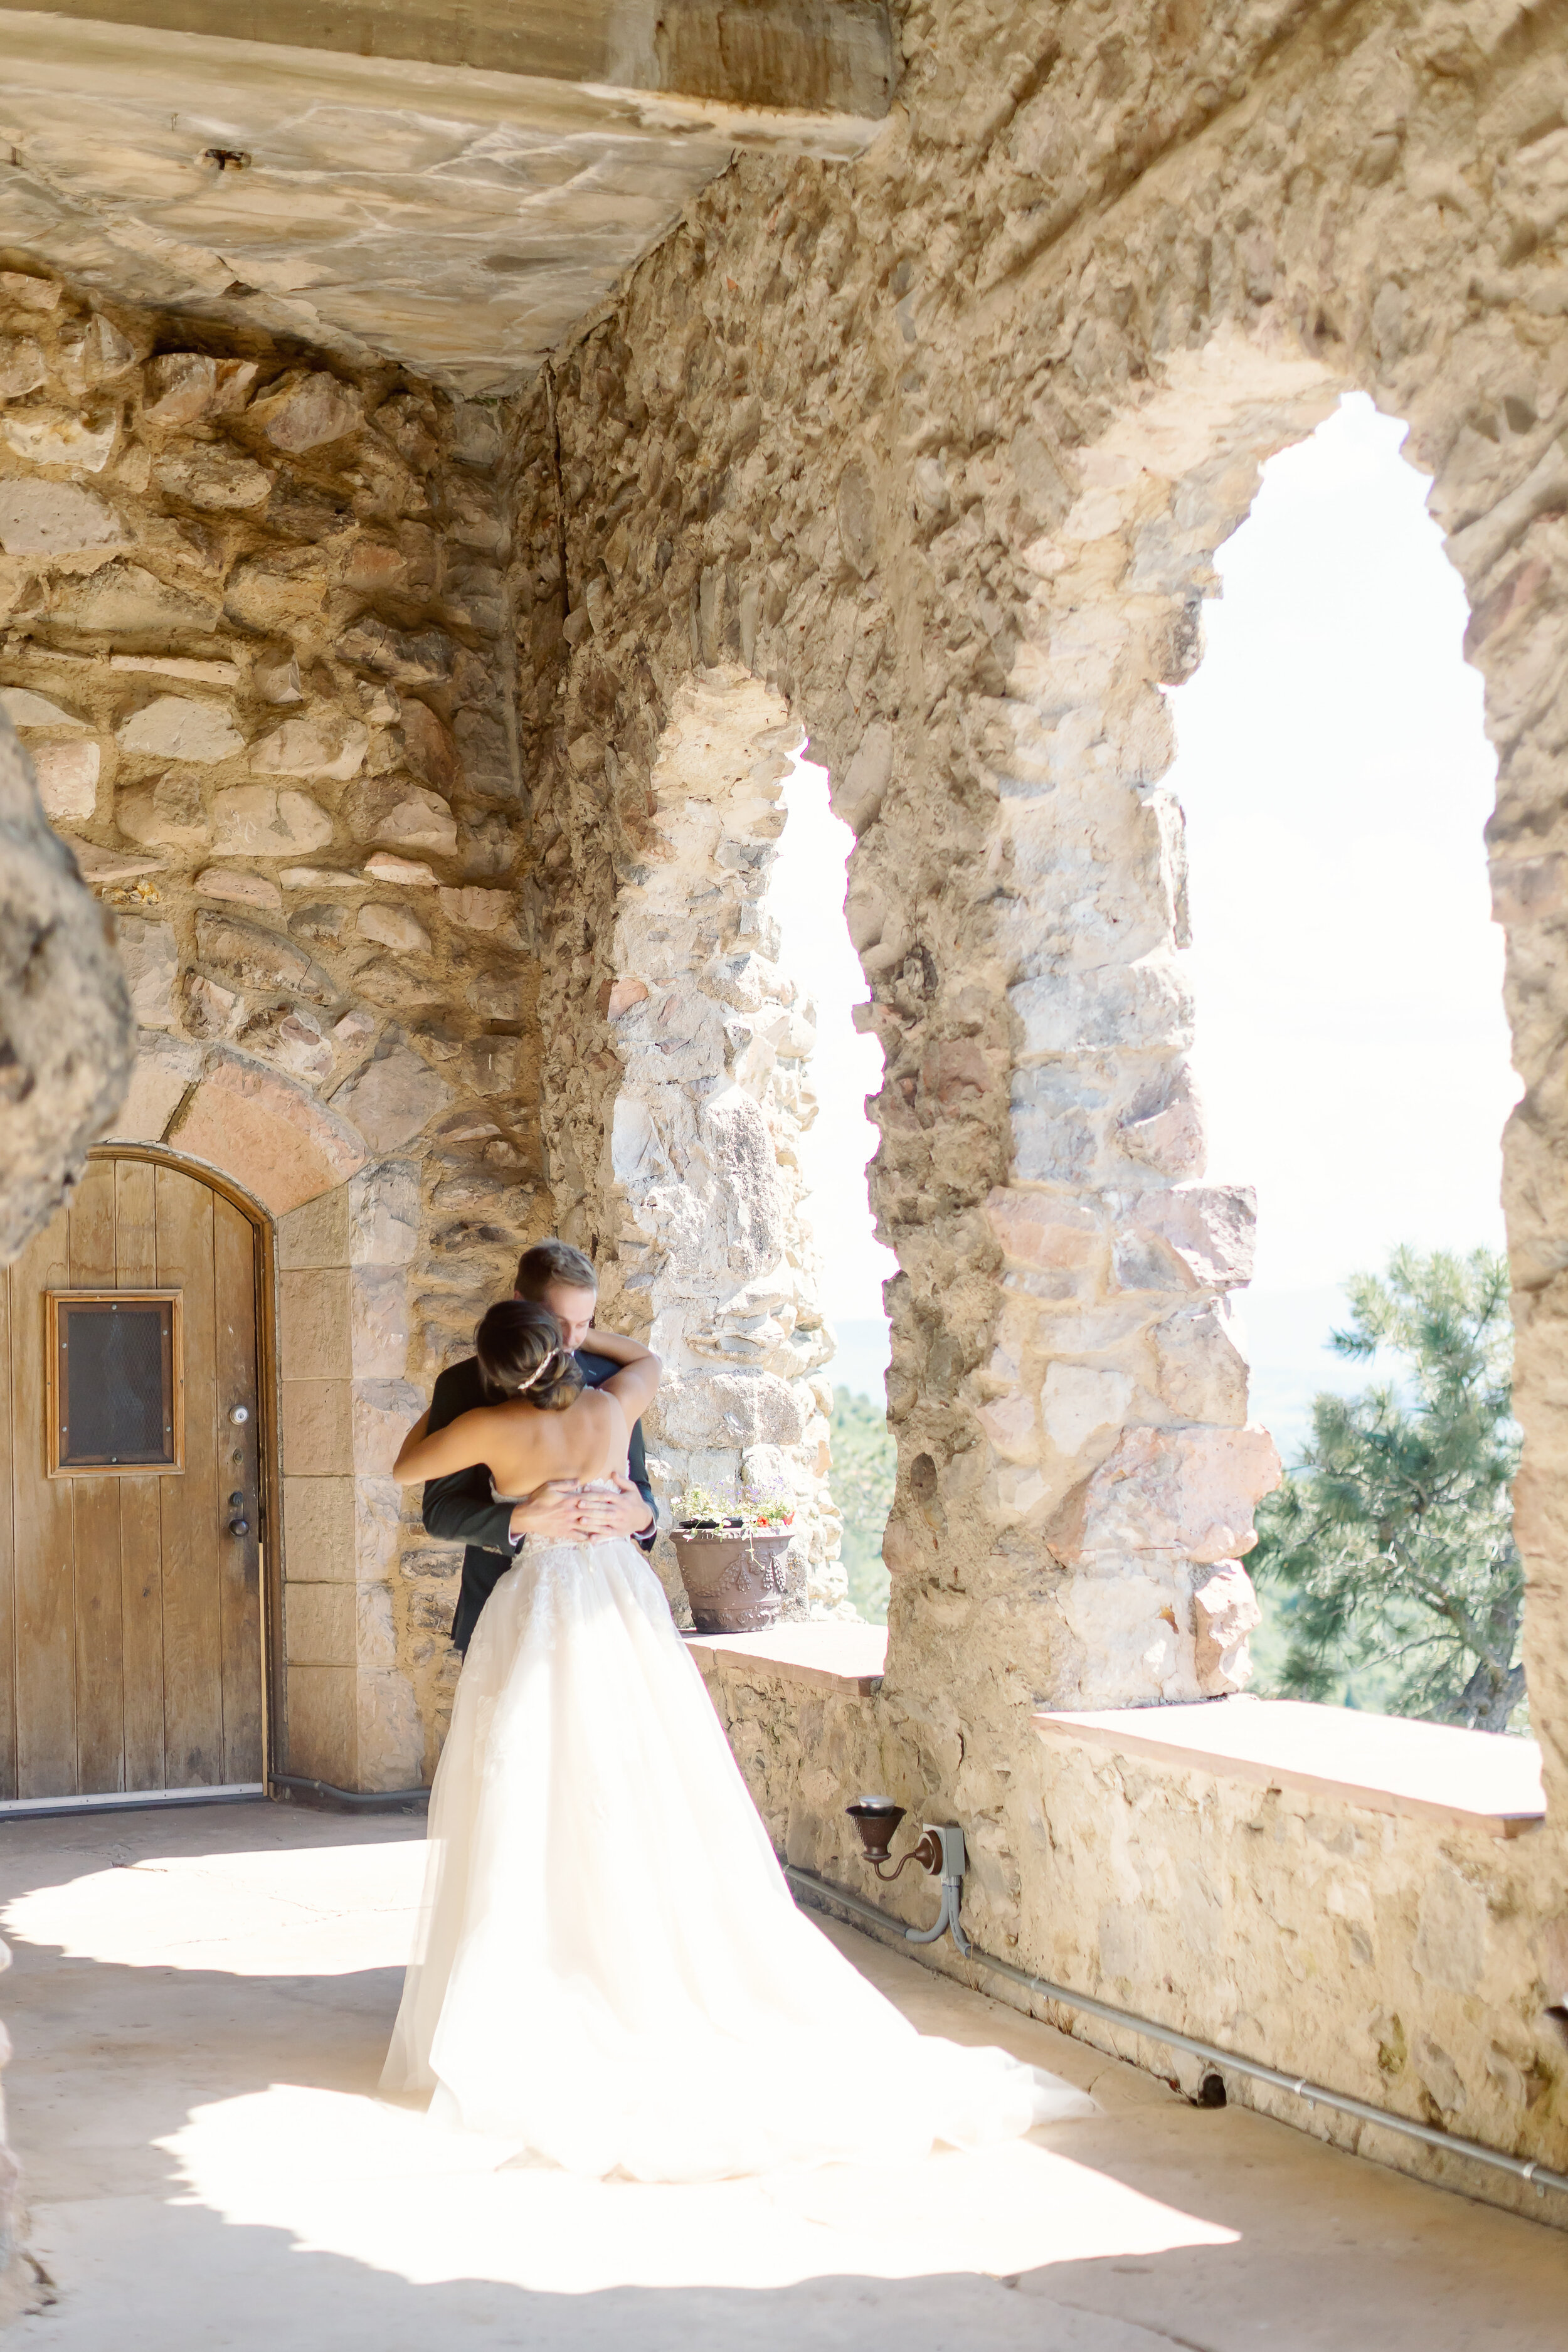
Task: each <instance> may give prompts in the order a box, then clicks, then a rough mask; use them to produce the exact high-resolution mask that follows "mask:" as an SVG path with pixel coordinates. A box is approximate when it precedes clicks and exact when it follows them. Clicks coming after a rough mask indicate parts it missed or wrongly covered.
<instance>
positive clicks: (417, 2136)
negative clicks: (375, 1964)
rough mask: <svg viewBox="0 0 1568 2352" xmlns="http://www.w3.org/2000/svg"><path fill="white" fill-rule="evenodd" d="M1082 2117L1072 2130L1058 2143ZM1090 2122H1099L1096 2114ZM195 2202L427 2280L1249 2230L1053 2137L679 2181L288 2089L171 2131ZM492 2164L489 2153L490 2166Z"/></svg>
mask: <svg viewBox="0 0 1568 2352" xmlns="http://www.w3.org/2000/svg"><path fill="white" fill-rule="evenodd" d="M1074 2128H1075V2127H1074V2126H1071V2125H1066V2126H1058V2127H1057V2128H1056V2130H1055V2131H1054V2132H1053V2133H1052V2134H1051V2137H1052V2138H1053V2139H1059V2138H1060V2137H1062V2136H1063V2135H1064V2134H1069V2133H1071V2132H1072V2130H1073V2129H1074ZM1079 2128H1081V2126H1079ZM160 2145H161V2146H162V2147H166V2148H167V2149H168V2150H169V2151H170V2153H171V2154H172V2155H174V2157H175V2158H176V2160H177V2161H178V2163H179V2166H180V2169H181V2172H182V2174H183V2176H184V2179H185V2180H186V2181H187V2182H188V2183H189V2186H190V2191H191V2197H192V2199H193V2200H195V2201H196V2202H199V2203H201V2204H203V2205H205V2206H207V2207H208V2208H209V2209H210V2210H214V2211H216V2212H217V2213H219V2214H221V2215H222V2217H223V2218H224V2220H225V2221H228V2222H231V2223H239V2224H250V2225H260V2226H263V2227H268V2228H272V2229H282V2230H287V2231H289V2232H290V2233H291V2235H292V2236H293V2237H294V2239H295V2240H296V2242H298V2244H299V2245H300V2247H302V2248H304V2249H307V2250H309V2251H310V2252H327V2253H337V2254H345V2255H348V2256H350V2257H352V2258H353V2260H355V2261H357V2262H361V2263H366V2264H368V2265H369V2266H370V2267H371V2268H373V2269H375V2270H382V2271H388V2272H391V2273H394V2274H395V2276H397V2277H400V2278H404V2279H407V2280H410V2281H411V2282H413V2283H415V2284H435V2283H437V2281H440V2280H446V2279H458V2278H483V2279H490V2280H494V2281H497V2282H500V2283H505V2284H515V2285H518V2286H524V2287H529V2288H531V2289H534V2290H537V2291H541V2292H547V2293H550V2294H590V2293H593V2292H595V2291H597V2290H599V2289H601V2288H605V2287H612V2286H647V2287H654V2286H698V2285H704V2286H716V2287H718V2286H743V2287H773V2286H787V2285H791V2284H795V2283H796V2282H797V2281H799V2280H802V2279H808V2278H823V2277H832V2276H835V2275H842V2274H846V2273H856V2274H858V2275H863V2276H868V2277H874V2278H919V2277H921V2276H926V2275H937V2274H941V2273H952V2272H953V2271H981V2272H990V2273H993V2274H1003V2275H1007V2274H1011V2273H1016V2272H1018V2271H1026V2270H1033V2269H1037V2268H1039V2267H1041V2266H1043V2265H1045V2264H1048V2263H1059V2262H1082V2261H1085V2260H1089V2259H1094V2258H1096V2257H1099V2256H1118V2255H1141V2254H1152V2253H1163V2252H1167V2251H1168V2250H1169V2249H1171V2248H1173V2247H1176V2246H1218V2245H1229V2244H1234V2243H1235V2242H1236V2241H1237V2232H1236V2231H1233V2230H1226V2229H1221V2228H1218V2227H1216V2226H1215V2224H1213V2223H1211V2222H1208V2221H1202V2220H1200V2219H1198V2218H1196V2217H1194V2216H1193V2215H1191V2214H1186V2213H1181V2212H1178V2211H1176V2210H1174V2209H1173V2207H1171V2206H1168V2205H1163V2204H1161V2203H1159V2202H1158V2201H1157V2200H1154V2199H1152V2198H1149V2197H1145V2196H1142V2194H1140V2192H1139V2191H1138V2190H1136V2189H1128V2188H1125V2187H1123V2186H1122V2184H1121V2182H1120V2181H1117V2180H1113V2179H1110V2178H1109V2177H1108V2176H1107V2175H1105V2174H1102V2173H1099V2172H1096V2171H1095V2170H1094V2169H1093V2168H1092V2167H1091V2166H1089V2165H1086V2164H1083V2163H1080V2162H1078V2161H1076V2160H1074V2159H1073V2158H1070V2157H1068V2156H1065V2155H1062V2154H1061V2153H1059V2152H1058V2148H1057V2147H1042V2146H1039V2145H1037V2144H1036V2143H1033V2142H1029V2141H1024V2142H1019V2141H1015V2142H1012V2143H1010V2144H1008V2145H1007V2146H1005V2147H992V2148H984V2149H979V2150H974V2151H971V2152H967V2153H963V2154H960V2153H958V2152H956V2151H952V2150H942V2151H939V2152H938V2153H936V2154H934V2155H932V2156H931V2157H928V2158H926V2159H925V2161H924V2162H923V2163H921V2164H916V2165H910V2166H909V2167H907V2168H900V2167H887V2168H862V2167H847V2166H835V2167H829V2168H824V2169H823V2170H821V2171H816V2172H805V2173H790V2174H785V2175H775V2176H773V2177H772V2178H770V2179H763V2180H729V2181H719V2182H714V2183H711V2184H708V2185H703V2186H697V2187H689V2186H683V2187H679V2188H663V2187H648V2186H646V2185H644V2184H641V2183H638V2182H631V2181H608V2182H596V2181H587V2180H580V2179H573V2178H572V2177H570V2176H569V2175H567V2174H564V2173H561V2172H558V2171H556V2170H555V2169H554V2168H542V2167H541V2168H531V2167H527V2168H525V2167H507V2168H503V2169H496V2168H494V2152H493V2151H488V2150H485V2149H483V2148H478V2149H476V2147H475V2144H474V2143H473V2142H470V2141H462V2140H458V2138H456V2137H452V2136H448V2135H447V2134H442V2133H437V2132H436V2131H434V2130H433V2129H432V2127H431V2126H429V2125H427V2124H426V2121H425V2118H424V2117H423V2116H416V2115H411V2114H407V2113H405V2112H400V2111H398V2110H396V2109H395V2108H389V2107H386V2106H384V2105H380V2104H379V2103H378V2102H376V2101H374V2100H372V2099H356V2098H346V2097H343V2096H341V2095H334V2094H332V2093H331V2092H324V2091H308V2090H300V2089H296V2088H293V2087H291V2086H289V2085H287V2084H277V2085H275V2086H274V2087H273V2088H272V2089H271V2090H269V2091H263V2092H258V2093H256V2094H254V2095H251V2096H250V2097H247V2098H241V2099H233V2100H226V2101H225V2102H223V2103H222V2104H221V2105H215V2106H208V2107H203V2108H199V2109H197V2111H196V2112H195V2114H194V2115H193V2116H192V2117H191V2121H190V2123H189V2125H188V2126H186V2128H185V2129H184V2131H182V2132H179V2133H177V2134H174V2136H173V2137H170V2138H169V2139H167V2140H164V2141H162V2142H160ZM476 2158H478V2160H476Z"/></svg>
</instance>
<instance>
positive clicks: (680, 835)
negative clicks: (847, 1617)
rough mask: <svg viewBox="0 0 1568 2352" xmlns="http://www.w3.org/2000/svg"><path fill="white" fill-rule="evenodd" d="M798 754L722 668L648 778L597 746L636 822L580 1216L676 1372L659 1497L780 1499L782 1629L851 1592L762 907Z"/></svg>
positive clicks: (799, 1113) (655, 1465)
mask: <svg viewBox="0 0 1568 2352" xmlns="http://www.w3.org/2000/svg"><path fill="white" fill-rule="evenodd" d="M800 740H801V730H800V729H799V727H798V726H797V725H796V724H795V722H794V721H793V720H792V719H791V717H790V714H789V711H788V709H787V707H786V705H785V704H784V699H783V698H782V697H781V696H780V695H779V694H778V693H777V691H776V690H775V689H773V688H769V687H767V686H764V685H763V683H762V682H761V681H760V680H759V679H757V678H755V677H752V676H751V675H750V674H749V673H747V672H746V671H745V670H744V669H743V668H742V667H740V666H738V665H731V666H722V667H713V668H705V669H702V670H700V671H699V672H697V673H696V675H695V676H693V677H689V678H687V679H685V680H684V681H682V682H681V683H680V684H679V685H678V686H677V687H676V688H675V690H674V691H673V693H672V694H671V696H670V698H669V703H668V715H667V718H666V720H665V723H664V725H663V727H662V729H661V730H660V731H659V733H658V737H657V739H656V740H655V742H654V746H653V755H652V759H651V761H650V762H649V764H648V766H647V771H646V773H645V772H637V771H633V770H632V766H631V762H632V760H633V759H634V758H635V756H636V754H635V752H626V751H623V753H622V754H621V755H619V756H618V755H617V753H616V749H615V747H614V746H613V745H606V746H605V748H604V751H603V752H602V754H601V757H602V758H603V761H604V762H605V770H606V772H608V771H609V770H610V769H611V766H612V763H613V774H614V788H615V789H616V792H617V793H618V794H619V795H620V796H621V798H622V801H623V804H624V803H625V802H626V800H627V799H628V798H629V797H631V796H632V795H634V794H635V796H636V799H637V812H638V815H637V825H636V829H635V836H634V838H635V855H634V856H633V857H632V858H631V859H629V860H628V861H626V863H624V864H623V865H622V866H621V869H620V872H619V874H618V877H617V879H618V885H619V887H618V888H617V890H616V897H615V902H614V911H613V917H612V918H611V921H610V927H609V933H608V945H609V954H608V957H607V959H606V961H607V964H608V970H607V971H605V970H604V968H603V966H601V978H600V982H599V990H600V997H601V1010H602V1013H603V1015H604V1017H605V1020H606V1022H607V1024H608V1029H609V1034H610V1038H611V1040H612V1041H613V1053H614V1056H615V1061H614V1076H613V1077H612V1079H611V1083H610V1086H609V1087H608V1088H607V1089H606V1092H605V1096H604V1097H601V1110H600V1116H601V1118H603V1121H604V1125H603V1129H602V1146H601V1151H600V1157H599V1161H598V1166H597V1169H596V1171H595V1177H596V1182H595V1192H594V1196H593V1197H594V1202H595V1207H594V1216H595V1220H596V1238H595V1255H596V1256H597V1258H598V1260H599V1262H600V1264H601V1266H602V1278H603V1298H604V1307H605V1313H606V1315H607V1316H609V1317H610V1318H616V1317H617V1316H620V1317H624V1318H626V1320H627V1322H628V1323H630V1324H631V1326H632V1327H633V1328H635V1329H637V1331H638V1332H639V1333H646V1335H647V1338H648V1340H649V1343H650V1345H652V1346H653V1347H654V1348H655V1349H657V1350H658V1353H659V1354H660V1355H661V1356H662V1357H663V1358H664V1360H665V1363H666V1366H667V1371H666V1377H665V1381H664V1385H663V1387H662V1389H661V1391H660V1394H659V1396H658V1400H657V1401H656V1403H655V1405H654V1407H653V1409H652V1411H651V1412H649V1414H648V1415H647V1435H648V1440H649V1444H650V1448H651V1454H650V1463H651V1465H652V1469H653V1475H654V1478H655V1483H656V1486H657V1487H658V1489H659V1490H660V1492H661V1493H662V1495H663V1496H665V1497H669V1496H675V1495H678V1494H679V1492H680V1491H681V1490H682V1489H683V1488H684V1487H685V1486H687V1484H688V1483H697V1484H700V1485H702V1486H706V1487H708V1488H709V1489H710V1490H714V1491H718V1492H721V1493H722V1492H724V1491H727V1490H733V1489H735V1488H737V1487H740V1486H754V1487H761V1488H763V1489H775V1488H783V1489H785V1490H787V1491H788V1492H789V1493H790V1494H792V1495H793V1496H795V1498H796V1502H797V1526H798V1528H799V1530H800V1532H799V1534H798V1535H797V1538H796V1540H795V1545H794V1546H793V1547H792V1550H791V1562H792V1568H793V1570H794V1574H795V1589H794V1597H793V1602H792V1604H791V1606H792V1613H796V1614H798V1613H801V1612H804V1611H805V1609H806V1608H807V1607H814V1608H816V1609H821V1608H824V1607H832V1606H834V1605H836V1604H837V1602H838V1601H841V1600H842V1598H843V1593H844V1578H843V1571H842V1570H841V1569H840V1567H839V1565H838V1523H837V1514H836V1513H835V1512H834V1510H833V1507H832V1505H831V1501H830V1498H829V1496H828V1494H827V1491H826V1480H825V1473H826V1463H827V1444H826V1441H827V1419H826V1416H827V1412H828V1411H829V1409H830V1406H831V1402H832V1399H831V1391H830V1390H829V1389H828V1387H827V1384H826V1381H823V1380H822V1379H820V1378H817V1377H816V1375H818V1374H819V1373H820V1371H821V1369H822V1367H823V1366H824V1365H825V1364H826V1363H827V1361H828V1360H829V1358H830V1356H831V1353H832V1344H833V1343H832V1338H831V1334H830V1332H829V1331H828V1330H827V1328H826V1326H825V1324H824V1320H823V1312H822V1305H821V1301H820V1298H819V1297H818V1292H817V1283H816V1259H815V1254H814V1251H813V1248H812V1245H811V1242H810V1238H809V1232H808V1229H807V1226H806V1224H805V1219H804V1211H805V1187H804V1183H803V1180H802V1177H801V1173H800V1167H799V1161H798V1157H797V1153H796V1150H795V1144H796V1139H797V1138H798V1135H799V1132H800V1129H801V1127H802V1125H803V1124H804V1123H805V1121H806V1120H808V1119H809V1118H810V1117H811V1116H812V1115H813V1109H814V1105H813V1103H812V1101H811V1098H810V1095H809V1087H808V1084H807V1081H806V1077H805V1063H806V1058H807V1056H808V1055H809V1054H810V1052H811V1047H812V1044H813V1041H814V1036H815V1029H814V1025H813V1019H812V1014H811V1010H810V1004H809V1000H808V998H807V997H806V995H805V992H804V990H803V989H802V987H801V986H800V985H799V983H798V982H797V981H796V979H795V977H793V976H792V975H791V974H790V973H789V972H788V971H787V970H786V969H785V968H784V966H783V965H782V964H781V962H780V961H779V957H780V942H779V939H778V935H777V929H776V927H775V926H774V925H773V921H772V919H770V917H769V915H768V912H767V902H766V888H767V875H768V868H769V866H770V865H771V863H772V859H773V845H774V844H775V843H776V841H777V839H778V837H779V835H780V834H781V833H782V831H783V828H784V808H783V805H782V797H783V784H784V778H785V777H786V776H787V775H788V773H789V768H790V753H791V752H792V751H794V750H795V748H796V747H797V746H798V744H799V742H800ZM574 748H575V747H574ZM628 830H629V828H628ZM589 1148H591V1144H590V1147H589ZM666 1549H667V1548H666V1547H664V1546H661V1547H660V1549H659V1554H658V1558H659V1559H660V1564H661V1566H662V1567H663V1568H664V1571H665V1575H666V1580H667V1583H668V1585H669V1588H670V1591H671V1596H672V1598H673V1599H674V1600H675V1601H677V1604H678V1606H679V1605H680V1602H681V1595H680V1590H679V1576H678V1574H677V1573H676V1571H675V1569H674V1562H673V1559H672V1558H666V1557H665V1552H666Z"/></svg>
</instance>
